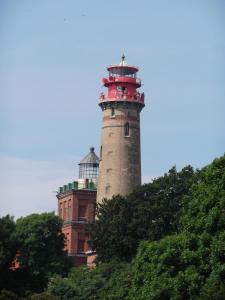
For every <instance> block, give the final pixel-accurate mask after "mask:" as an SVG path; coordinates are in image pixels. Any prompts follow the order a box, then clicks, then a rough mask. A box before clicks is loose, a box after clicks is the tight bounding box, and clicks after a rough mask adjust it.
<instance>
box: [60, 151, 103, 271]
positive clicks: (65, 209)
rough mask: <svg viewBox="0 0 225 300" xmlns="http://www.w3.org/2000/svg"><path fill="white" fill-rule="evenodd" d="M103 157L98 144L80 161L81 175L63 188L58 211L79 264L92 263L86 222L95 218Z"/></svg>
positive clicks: (73, 257) (71, 249)
mask: <svg viewBox="0 0 225 300" xmlns="http://www.w3.org/2000/svg"><path fill="white" fill-rule="evenodd" d="M98 167H99V159H98V157H97V156H96V155H95V153H94V148H91V149H90V153H89V154H88V155H87V156H85V158H84V159H83V160H82V161H81V162H80V163H79V179H78V181H74V182H72V183H68V184H66V185H64V186H62V187H60V188H59V192H58V194H57V198H58V215H59V217H60V218H61V219H62V220H63V227H62V232H63V233H64V235H65V237H66V246H65V248H66V250H67V251H68V255H69V257H70V258H71V260H72V262H73V264H74V265H75V266H78V265H81V264H88V261H89V257H90V258H91V255H92V251H91V249H90V247H89V245H88V242H87V241H88V236H87V234H86V233H85V226H86V224H87V223H88V222H90V221H93V219H94V214H95V204H96V185H97V178H98Z"/></svg>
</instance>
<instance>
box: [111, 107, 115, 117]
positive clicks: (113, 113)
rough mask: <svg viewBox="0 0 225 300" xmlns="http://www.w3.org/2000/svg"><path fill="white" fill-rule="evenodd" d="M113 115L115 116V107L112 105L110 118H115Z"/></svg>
mask: <svg viewBox="0 0 225 300" xmlns="http://www.w3.org/2000/svg"><path fill="white" fill-rule="evenodd" d="M115 116H116V115H115V108H114V107H112V108H111V117H112V118H115Z"/></svg>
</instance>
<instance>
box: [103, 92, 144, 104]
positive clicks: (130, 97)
mask: <svg viewBox="0 0 225 300" xmlns="http://www.w3.org/2000/svg"><path fill="white" fill-rule="evenodd" d="M122 101H127V102H134V103H139V104H141V105H142V106H145V95H144V93H140V92H137V93H136V94H133V93H132V94H129V93H125V92H121V91H116V93H115V94H114V95H113V96H110V97H108V96H107V95H106V94H105V93H103V92H102V93H100V96H99V105H101V104H102V103H105V102H122Z"/></svg>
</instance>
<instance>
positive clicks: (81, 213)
mask: <svg viewBox="0 0 225 300" xmlns="http://www.w3.org/2000/svg"><path fill="white" fill-rule="evenodd" d="M86 211H87V207H86V206H85V205H79V211H78V220H79V221H85V220H86V218H87V217H86Z"/></svg>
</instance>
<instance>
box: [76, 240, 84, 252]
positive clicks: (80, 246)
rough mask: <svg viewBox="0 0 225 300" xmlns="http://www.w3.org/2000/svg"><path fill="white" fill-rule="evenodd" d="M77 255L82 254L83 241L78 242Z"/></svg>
mask: <svg viewBox="0 0 225 300" xmlns="http://www.w3.org/2000/svg"><path fill="white" fill-rule="evenodd" d="M77 244H78V245H77V253H84V248H85V240H78V243H77Z"/></svg>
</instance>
